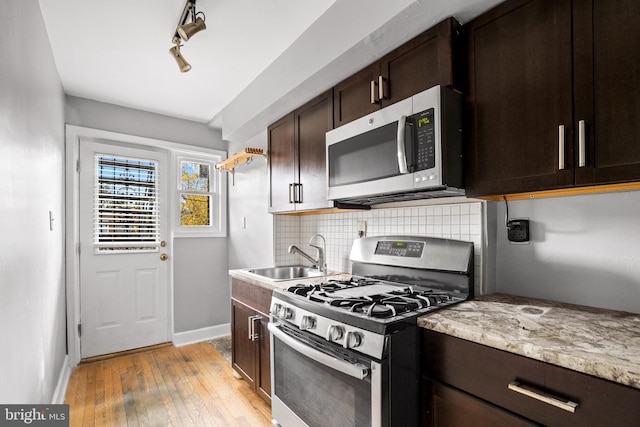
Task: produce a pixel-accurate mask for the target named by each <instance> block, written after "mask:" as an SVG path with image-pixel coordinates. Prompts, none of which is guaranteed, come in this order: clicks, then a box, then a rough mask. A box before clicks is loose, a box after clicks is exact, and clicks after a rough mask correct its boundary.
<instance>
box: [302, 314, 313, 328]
mask: <svg viewBox="0 0 640 427" xmlns="http://www.w3.org/2000/svg"><path fill="white" fill-rule="evenodd" d="M315 327H316V318H315V317H313V316H302V320H301V321H300V329H302V330H307V329H315Z"/></svg>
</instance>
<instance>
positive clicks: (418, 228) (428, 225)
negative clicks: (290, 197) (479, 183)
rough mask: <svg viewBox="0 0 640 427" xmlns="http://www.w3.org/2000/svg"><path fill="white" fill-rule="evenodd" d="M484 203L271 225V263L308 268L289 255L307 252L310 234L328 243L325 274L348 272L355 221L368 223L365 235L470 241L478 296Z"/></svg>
mask: <svg viewBox="0 0 640 427" xmlns="http://www.w3.org/2000/svg"><path fill="white" fill-rule="evenodd" d="M483 210H484V209H483V202H469V203H458V204H445V205H429V206H418V207H407V208H387V209H372V210H369V211H359V212H346V213H335V214H320V215H304V216H290V215H278V216H276V220H275V239H274V241H275V242H274V246H275V251H274V252H275V264H276V265H291V264H300V263H306V261H305V260H303V259H302V258H300V257H299V256H298V255H291V254H289V253H288V248H289V246H290V245H297V246H299V247H300V248H301V249H302V250H304V251H307V250H309V251H310V252H311V254H313V253H314V249H313V248H311V247H309V244H308V243H309V239H310V238H311V236H313V235H314V234H322V235H323V236H324V237H325V239H326V244H327V248H326V249H327V254H326V262H327V267H328V268H329V270H332V271H342V272H350V271H351V265H350V263H349V252H350V251H351V245H352V243H353V240H354V239H357V238H358V221H366V222H367V236H380V235H419V236H431V237H443V238H450V239H459V240H466V241H471V242H473V243H474V251H475V259H474V262H475V278H474V280H475V286H476V289H475V292H476V294H478V295H479V294H481V293H482V260H483V253H482V247H483V245H482V240H483V236H482V225H481V224H482V223H483Z"/></svg>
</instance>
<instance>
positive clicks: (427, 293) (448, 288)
mask: <svg viewBox="0 0 640 427" xmlns="http://www.w3.org/2000/svg"><path fill="white" fill-rule="evenodd" d="M350 260H351V262H352V274H353V277H352V278H351V280H347V281H338V280H328V281H327V282H325V283H322V284H318V285H310V284H305V283H304V282H301V283H300V284H297V285H295V286H291V287H289V288H287V289H286V290H275V291H274V294H273V299H272V303H271V319H270V323H269V330H270V332H271V380H272V387H271V390H272V415H273V423H274V425H276V426H282V427H298V426H318V427H330V426H340V427H347V426H358V427H363V426H375V427H378V426H385V427H390V426H403V427H407V426H417V425H418V423H419V376H420V361H419V349H420V345H419V339H420V334H419V332H418V327H417V325H416V321H417V318H418V317H419V316H421V315H423V314H425V313H427V312H429V311H432V310H438V309H443V308H446V307H447V306H449V305H451V304H455V303H458V302H461V301H464V300H466V299H469V298H472V297H473V288H474V284H473V271H474V268H473V244H472V243H471V242H463V241H458V240H448V239H437V238H428V237H418V236H379V237H366V238H362V239H358V240H356V241H355V242H354V244H353V247H352V249H351V254H350Z"/></svg>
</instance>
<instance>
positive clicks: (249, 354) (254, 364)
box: [231, 278, 271, 403]
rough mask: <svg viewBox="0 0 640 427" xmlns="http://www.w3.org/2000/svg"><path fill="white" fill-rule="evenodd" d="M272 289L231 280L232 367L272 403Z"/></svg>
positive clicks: (261, 395)
mask: <svg viewBox="0 0 640 427" xmlns="http://www.w3.org/2000/svg"><path fill="white" fill-rule="evenodd" d="M270 305H271V291H270V290H269V289H265V288H261V287H259V286H255V285H252V284H249V283H246V282H243V281H241V280H238V279H235V278H234V279H232V281H231V338H232V340H231V347H232V348H231V354H232V366H233V369H234V370H235V371H236V372H237V373H238V374H239V375H240V376H241V377H242V378H243V379H244V380H245V381H247V382H248V383H249V384H251V386H252V387H253V388H254V390H255V391H256V393H258V394H259V395H260V397H262V398H263V399H264V400H266V401H267V402H269V403H271V359H270V355H269V353H270V349H271V343H270V341H269V329H268V327H267V326H268V324H269V316H268V315H267V314H266V313H268V312H269V306H270Z"/></svg>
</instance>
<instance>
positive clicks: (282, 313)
mask: <svg viewBox="0 0 640 427" xmlns="http://www.w3.org/2000/svg"><path fill="white" fill-rule="evenodd" d="M293 313H294V312H293V310H292V309H291V308H289V307H280V310H279V313H278V317H279V318H281V319H282V320H290V319H293Z"/></svg>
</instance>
